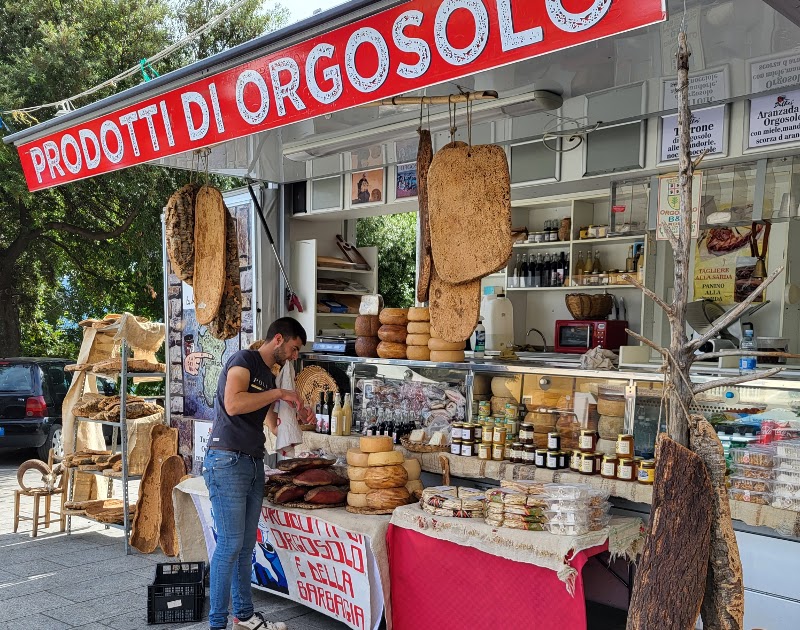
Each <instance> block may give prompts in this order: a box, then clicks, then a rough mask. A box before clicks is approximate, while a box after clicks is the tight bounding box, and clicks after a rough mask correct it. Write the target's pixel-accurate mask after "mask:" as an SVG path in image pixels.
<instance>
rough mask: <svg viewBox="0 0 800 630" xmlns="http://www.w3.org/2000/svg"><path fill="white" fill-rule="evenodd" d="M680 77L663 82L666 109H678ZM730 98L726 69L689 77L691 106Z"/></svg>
mask: <svg viewBox="0 0 800 630" xmlns="http://www.w3.org/2000/svg"><path fill="white" fill-rule="evenodd" d="M677 88H678V79H667V80H665V81H664V82H663V83H662V92H663V101H664V109H678V96H677V94H676V93H675V90H676V89H677ZM726 98H728V79H727V77H726V72H725V71H724V70H717V71H716V72H707V73H705V74H698V75H696V76H690V77H689V106H690V107H694V106H696V105H705V104H706V103H715V102H717V101H724V100H725V99H726Z"/></svg>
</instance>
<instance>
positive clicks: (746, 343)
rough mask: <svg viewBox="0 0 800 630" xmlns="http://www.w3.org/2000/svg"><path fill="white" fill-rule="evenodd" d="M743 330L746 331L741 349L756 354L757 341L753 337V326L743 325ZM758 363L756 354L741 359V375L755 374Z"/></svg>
mask: <svg viewBox="0 0 800 630" xmlns="http://www.w3.org/2000/svg"><path fill="white" fill-rule="evenodd" d="M742 328H743V329H744V330H743V332H744V336H743V337H742V343H741V344H740V345H739V349H740V350H741V351H742V352H747V351H750V352H755V350H756V340H755V337H754V336H753V335H754V332H753V325H752V324H742ZM756 363H757V361H756V356H755V354H747V355H744V356H741V357H739V374H753V373H754V372H755V371H756Z"/></svg>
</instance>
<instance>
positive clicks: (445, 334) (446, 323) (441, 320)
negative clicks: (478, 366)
mask: <svg viewBox="0 0 800 630" xmlns="http://www.w3.org/2000/svg"><path fill="white" fill-rule="evenodd" d="M429 308H430V314H431V337H432V338H433V337H435V338H437V339H443V340H445V341H448V342H451V343H460V342H462V341H465V340H466V339H468V338H469V336H470V335H471V334H472V331H473V330H475V326H476V325H477V323H478V316H479V315H480V310H481V281H480V280H475V281H473V282H467V283H466V284H449V283H447V282H445V281H444V280H442V279H441V278H440V277H439V267H438V266H437V264H436V263H434V265H433V275H432V277H431V291H430V304H429Z"/></svg>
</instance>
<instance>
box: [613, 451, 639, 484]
mask: <svg viewBox="0 0 800 630" xmlns="http://www.w3.org/2000/svg"><path fill="white" fill-rule="evenodd" d="M617 479H619V480H620V481H634V480H635V479H636V462H635V461H634V460H633V459H631V458H629V457H620V458H619V462H618V463H617Z"/></svg>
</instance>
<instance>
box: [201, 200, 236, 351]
mask: <svg viewBox="0 0 800 630" xmlns="http://www.w3.org/2000/svg"><path fill="white" fill-rule="evenodd" d="M241 328H242V289H241V284H240V279H239V237H238V234H237V230H236V219H235V218H234V217H233V216H232V215H231V213H230V211H229V210H227V209H226V211H225V290H224V291H223V294H222V304H221V306H220V309H219V312H218V313H217V316H216V317H215V318H214V320H213V321H212V322H211V323H210V324H209V325H208V330H209V332H210V333H211V334H212V335H213V336H214V337H216V338H217V339H222V340H223V341H224V340H226V339H231V338H233V337H235V336H236V335H238V334H239V331H240V330H241Z"/></svg>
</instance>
